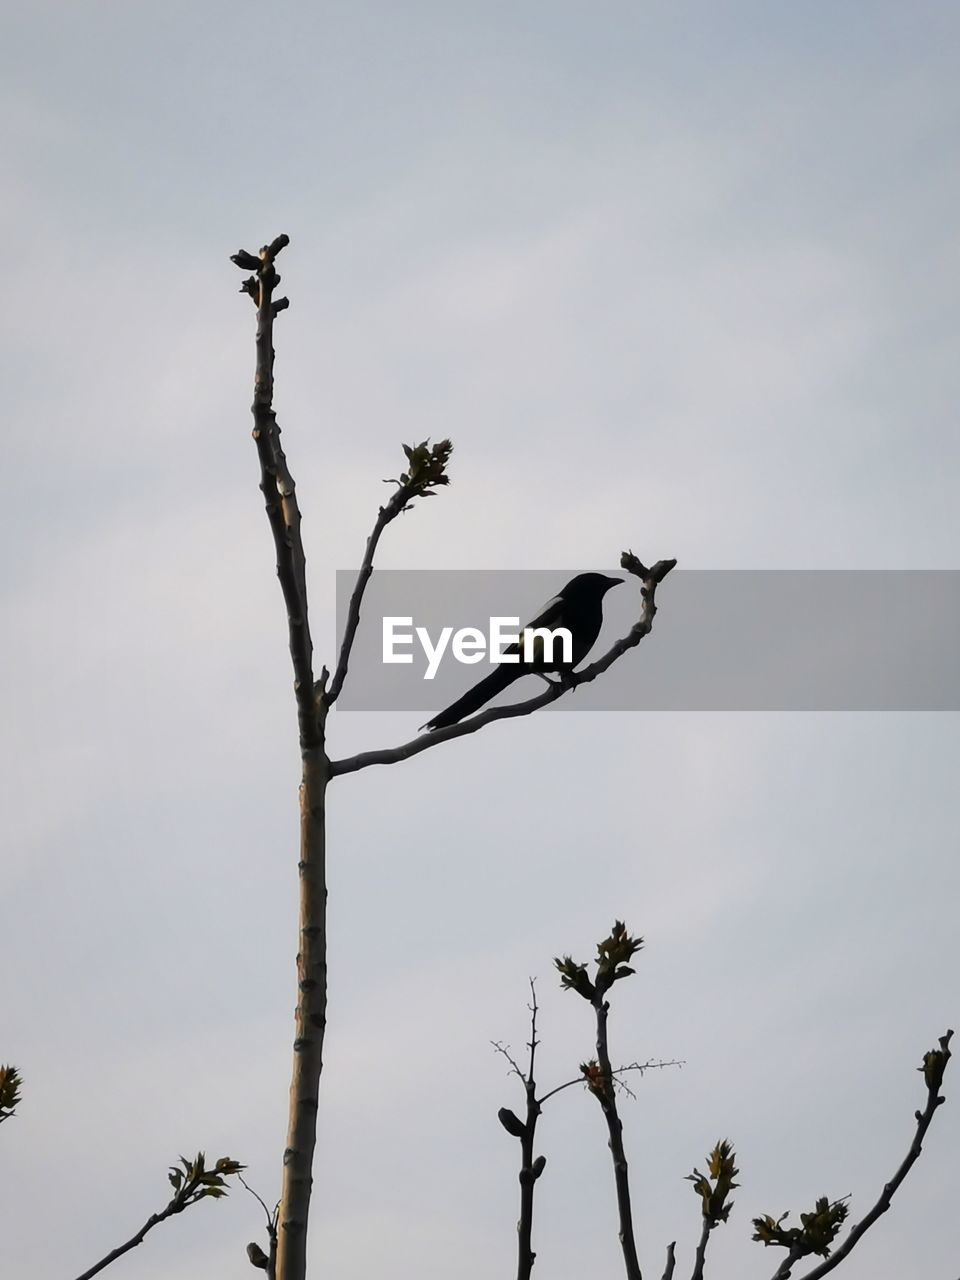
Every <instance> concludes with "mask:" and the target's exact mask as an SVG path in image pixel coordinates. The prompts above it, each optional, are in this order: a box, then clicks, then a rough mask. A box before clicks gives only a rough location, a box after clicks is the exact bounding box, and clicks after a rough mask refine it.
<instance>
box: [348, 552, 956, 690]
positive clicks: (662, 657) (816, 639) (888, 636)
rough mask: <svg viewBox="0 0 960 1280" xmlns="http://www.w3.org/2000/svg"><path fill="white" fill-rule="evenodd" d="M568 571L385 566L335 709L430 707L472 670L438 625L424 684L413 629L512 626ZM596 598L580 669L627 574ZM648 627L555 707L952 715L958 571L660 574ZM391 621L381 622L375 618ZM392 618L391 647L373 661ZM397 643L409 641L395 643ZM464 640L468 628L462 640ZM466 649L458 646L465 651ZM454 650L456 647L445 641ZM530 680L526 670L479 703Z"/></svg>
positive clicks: (532, 686)
mask: <svg viewBox="0 0 960 1280" xmlns="http://www.w3.org/2000/svg"><path fill="white" fill-rule="evenodd" d="M577 572H580V571H578V570H569V571H564V570H550V571H542V572H541V571H527V570H515V571H509V570H506V571H504V570H491V571H485V570H462V571H461V570H435V571H429V570H386V571H383V572H376V573H374V575H373V577H372V578H371V580H370V582H369V584H368V586H367V591H366V594H365V597H364V605H363V612H362V617H361V623H360V629H359V632H358V634H357V638H356V641H355V643H354V649H353V656H352V659H351V663H350V675H349V677H348V679H347V682H346V685H345V686H344V689H343V692H342V694H341V696H340V699H339V701H338V704H337V705H338V706H339V707H340V708H341V709H342V710H344V711H417V712H436V711H439V710H440V709H441V708H443V707H445V706H447V705H448V704H449V703H451V702H453V701H454V700H455V699H456V698H458V697H459V696H460V695H461V694H462V693H464V692H465V691H466V690H467V689H469V688H470V687H471V686H472V685H473V684H476V683H477V681H479V680H481V679H482V678H483V677H484V676H486V675H488V674H489V673H490V671H491V670H492V669H493V666H492V664H491V663H490V661H489V660H488V659H487V657H486V656H484V658H483V660H482V661H480V662H477V663H476V664H474V665H468V664H466V663H463V662H460V661H458V660H457V659H456V657H455V656H454V652H453V648H454V644H453V640H454V637H453V635H450V636H449V639H448V643H447V646H446V649H445V651H444V653H443V655H442V657H440V658H439V659H438V660H435V666H436V674H435V676H434V677H433V678H432V679H424V675H425V673H426V671H427V669H428V665H429V664H428V659H427V655H426V653H425V650H424V647H423V644H422V643H421V640H420V639H419V637H418V636H417V635H416V634H415V631H414V629H415V628H418V627H419V628H423V629H425V631H426V635H427V638H428V642H429V644H430V645H431V646H434V647H435V646H436V645H437V643H438V640H439V637H440V633H441V631H442V629H443V628H447V627H449V628H452V629H453V632H454V633H455V632H457V631H459V630H460V629H462V628H467V627H470V628H476V629H477V630H478V631H480V632H481V634H482V635H483V636H484V637H486V636H489V634H490V630H491V619H492V618H504V617H508V618H509V617H513V618H519V620H520V623H521V624H523V623H526V622H529V621H530V620H531V618H533V617H535V616H536V614H537V613H538V612H539V610H540V607H541V606H542V605H543V604H544V603H545V602H546V601H547V600H548V599H549V598H550V597H551V596H555V595H556V594H557V592H558V591H559V590H560V589H561V588H562V587H563V586H564V585H565V583H567V582H568V581H569V580H570V579H571V578H572V577H574V575H575V574H576V573H577ZM602 572H604V573H608V574H611V575H615V576H618V577H623V578H624V579H625V582H624V585H623V586H620V587H616V588H614V589H613V590H612V591H610V592H609V594H608V595H607V596H606V597H605V599H604V623H603V630H602V631H601V633H600V638H599V639H598V641H597V643H596V644H595V645H594V647H593V649H592V650H591V652H590V654H589V656H588V657H587V659H586V660H585V663H582V664H581V666H582V665H586V664H587V663H589V662H590V661H592V660H593V659H595V658H597V657H599V656H600V655H601V654H603V653H604V652H605V651H606V650H607V649H608V648H609V647H610V645H611V644H612V643H613V641H614V640H616V639H617V638H618V637H619V636H621V635H624V634H625V633H626V632H627V631H628V630H629V629H630V627H631V625H632V624H633V623H634V622H635V621H636V619H637V617H638V616H639V610H640V598H639V582H638V580H637V579H636V578H632V577H630V576H629V575H627V574H625V573H624V572H623V570H620V569H605V570H602ZM355 581H356V571H355V570H342V571H338V573H337V635H338V641H339V639H340V637H342V635H343V627H344V622H345V619H346V616H347V605H348V602H349V598H350V593H351V592H352V590H353V586H354V583H355ZM657 604H658V612H657V617H656V621H655V623H654V628H653V632H652V633H651V635H649V636H648V637H647V638H646V639H644V640H643V641H642V642H641V644H640V645H639V647H638V648H636V649H632V650H630V651H629V652H628V653H626V654H625V655H624V656H623V657H622V658H620V660H619V661H618V662H616V663H615V664H614V665H613V666H612V667H611V668H610V670H609V671H607V672H606V673H605V674H603V675H602V676H600V677H599V678H598V679H597V680H594V681H593V682H591V683H590V684H587V685H583V686H581V687H580V688H578V689H576V690H574V691H573V692H572V693H570V694H568V695H566V696H564V697H563V698H562V699H561V700H560V701H559V702H558V703H557V704H556V706H557V707H558V708H559V709H561V710H563V711H588V710H589V711H641V710H647V711H956V710H958V709H960V670H958V666H960V664H958V661H957V638H958V636H960V571H958V570H911V571H893V570H890V571H888V570H875V571H867V570H833V571H822V570H769V571H768V570H756V571H744V570H730V571H719V570H718V571H708V570H686V571H683V570H675V571H674V572H673V573H672V574H670V576H669V577H668V578H667V579H666V580H665V581H664V583H663V584H662V586H661V587H660V588H659V589H658V593H657ZM385 618H386V619H389V618H393V619H406V620H408V621H406V622H401V623H398V622H394V623H392V624H389V623H388V624H386V628H385V624H384V619H385ZM391 627H392V630H393V633H394V635H395V637H396V640H395V642H394V645H393V650H394V652H395V653H396V654H404V655H409V656H410V657H411V658H412V661H411V662H409V663H390V662H385V661H384V633H385V630H389V629H390V628H391ZM404 637H410V639H409V641H405V640H404ZM466 639H467V640H468V641H469V640H473V641H474V642H475V641H476V637H466ZM471 648H473V649H476V648H477V645H476V643H474V644H473V645H472V646H471V645H470V644H468V645H467V650H468V651H469V649H471ZM461 651H463V646H462V645H461ZM542 688H543V684H542V681H541V680H540V679H539V678H538V677H536V676H532V675H526V676H523V677H522V678H520V679H518V680H517V681H516V682H515V683H514V684H512V685H511V686H510V688H508V689H507V690H506V691H505V692H504V693H502V694H500V695H499V697H498V698H497V699H496V700H495V701H496V702H497V703H504V702H515V701H518V700H520V699H523V698H527V697H532V696H534V695H535V694H536V693H538V692H539V691H540V690H541V689H542Z"/></svg>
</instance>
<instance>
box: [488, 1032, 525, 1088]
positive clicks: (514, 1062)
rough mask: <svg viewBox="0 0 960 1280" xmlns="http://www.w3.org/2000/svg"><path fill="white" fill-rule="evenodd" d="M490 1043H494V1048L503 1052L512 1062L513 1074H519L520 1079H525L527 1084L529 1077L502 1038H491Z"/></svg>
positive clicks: (511, 1069)
mask: <svg viewBox="0 0 960 1280" xmlns="http://www.w3.org/2000/svg"><path fill="white" fill-rule="evenodd" d="M490 1043H491V1044H492V1045H493V1047H494V1049H496V1051H497V1053H500V1054H502V1055H503V1056H504V1057H505V1058H506V1060H507V1061H508V1062H509V1063H510V1071H511V1074H513V1075H517V1076H519V1077H520V1079H521V1080H522V1081H523V1083H524V1084H526V1083H527V1077H526V1075H525V1074H524V1073H523V1072H522V1071H521V1070H520V1067H519V1066H518V1065H517V1060H516V1058H514V1057H513V1055H512V1054H511V1053H510V1050H509V1048H508V1046H507V1045H505V1044H504V1043H503V1042H502V1041H501V1040H491V1041H490Z"/></svg>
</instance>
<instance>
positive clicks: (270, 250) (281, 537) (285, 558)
mask: <svg viewBox="0 0 960 1280" xmlns="http://www.w3.org/2000/svg"><path fill="white" fill-rule="evenodd" d="M289 243H290V238H289V236H286V235H281V236H277V238H276V239H275V240H274V241H273V242H272V243H271V244H268V245H264V246H263V248H262V249H261V250H260V253H259V255H257V256H254V255H253V254H250V253H247V252H246V251H245V250H243V249H241V250H240V252H239V253H235V254H234V255H233V256H232V258H231V261H232V262H233V263H235V264H236V265H237V266H238V267H240V268H242V269H243V270H249V269H250V268H251V263H255V264H256V266H255V268H254V269H255V272H256V274H255V275H252V276H250V277H249V278H248V279H246V280H245V281H244V282H243V285H242V286H241V292H243V293H248V294H250V296H251V297H252V298H253V300H254V301H255V302H256V304H257V337H256V349H257V364H256V374H255V377H254V385H253V404H252V406H251V411H252V413H253V424H254V425H253V438H254V441H255V442H256V446H257V455H258V457H259V459H260V490H261V492H262V493H263V499H264V505H265V507H266V512H267V519H268V521H269V523H270V531H271V533H272V534H273V542H274V547H275V549H276V554H277V577H278V578H279V579H280V589H281V590H282V592H283V600H284V604H285V605H286V609H287V630H288V633H289V643H290V657H291V659H292V661H293V674H294V693H295V695H296V699H297V718H298V721H299V726H300V745H301V746H302V747H314V746H317V745H318V744H319V743H320V741H321V727H320V724H319V720H318V714H317V713H318V707H317V702H316V698H315V695H314V687H313V684H314V682H313V641H312V640H311V637H310V624H309V620H308V617H307V580H306V556H305V554H304V550H303V540H302V538H301V534H300V522H301V516H300V508H299V505H298V504H297V494H296V484H295V483H294V479H293V476H292V475H291V474H290V469H289V467H288V466H287V459H286V456H285V454H284V452H283V449H282V447H281V445H280V428H279V426H278V425H277V415H276V414H275V412H274V409H273V362H274V355H275V353H274V349H273V321H274V318H275V316H276V314H277V312H278V311H282V310H284V308H285V307H286V306H287V305H289V304H288V302H287V299H285V298H280V299H278V300H277V301H276V302H274V300H273V291H274V289H275V288H276V286H277V285H278V284H279V282H280V277H279V275H278V274H277V270H276V268H275V266H274V259H275V258H276V256H277V254H278V253H280V251H281V250H282V249H284V248H285V247H286V246H287V245H288V244H289ZM281 304H282V305H281Z"/></svg>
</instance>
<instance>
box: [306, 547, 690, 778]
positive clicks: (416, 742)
mask: <svg viewBox="0 0 960 1280" xmlns="http://www.w3.org/2000/svg"><path fill="white" fill-rule="evenodd" d="M630 554H631V553H624V556H623V558H622V560H621V563H622V564H623V566H624V568H627V569H628V570H629V572H631V573H633V574H634V575H635V576H636V577H639V578H641V581H642V586H641V589H640V594H641V597H642V600H643V606H642V608H641V611H640V617H639V619H638V620H637V621H636V622H635V623H634V625H633V626H632V627H631V628H630V630H629V631H628V633H627V634H626V635H625V636H622V637H621V638H620V639H619V640H617V641H616V642H615V643H614V644H613V645H611V647H610V648H609V649H608V650H607V652H606V653H605V654H604V655H603V657H601V658H598V659H597V661H596V662H592V663H591V664H590V665H589V666H588V667H584V669H583V670H582V671H574V672H570V673H569V674H567V675H565V677H564V678H563V679H562V680H558V681H556V682H553V683H551V684H549V685H548V687H547V688H546V689H545V690H544V691H543V693H541V694H538V695H537V697H535V698H528V699H527V701H526V702H515V703H512V704H510V705H509V706H506V707H491V708H489V709H488V710H486V711H483V712H481V713H480V714H479V715H476V716H471V717H469V719H467V720H461V721H460V722H459V723H458V724H451V725H448V726H447V727H446V728H445V729H437V730H435V731H434V732H432V733H426V734H421V735H420V736H419V737H417V738H413V739H411V741H409V742H405V743H403V744H402V745H401V746H399V747H386V748H383V749H382V750H380V751H361V752H360V753H359V754H358V755H355V756H348V757H347V758H345V759H343V760H332V761H331V762H330V777H331V778H336V777H339V776H340V775H341V774H344V773H357V772H358V771H359V770H360V769H367V768H369V767H370V766H371V765H374V764H397V763H399V762H400V761H401V760H409V759H410V757H411V756H416V755H419V754H420V752H421V751H427V750H429V749H430V747H438V746H440V744H441V743H444V742H450V741H451V740H452V739H454V738H464V737H466V736H467V734H470V733H476V732H477V731H478V730H480V729H483V728H485V727H486V726H487V725H488V724H493V723H494V722H495V721H497V720H509V719H513V718H514V717H516V716H528V715H531V714H532V713H533V712H534V711H539V710H540V709H541V708H542V707H548V706H549V705H550V704H551V703H552V702H556V701H557V699H558V698H562V697H563V695H564V694H565V693H568V692H569V691H570V690H571V689H576V688H577V687H578V686H579V685H581V684H589V683H590V681H591V680H596V678H597V676H600V675H602V674H603V673H604V672H605V671H606V670H608V668H610V667H612V666H613V664H614V663H615V662H616V661H617V659H618V658H621V657H622V656H623V655H624V654H625V653H626V652H627V651H628V650H629V649H632V648H634V647H635V646H636V645H638V644H639V643H640V641H641V640H642V639H643V638H644V636H647V635H649V634H650V632H651V630H652V629H653V619H654V616H655V615H656V612H657V606H656V591H657V586H658V584H659V583H660V582H662V581H663V579H664V578H665V577H666V576H667V574H668V573H669V572H670V570H671V569H672V568H673V567H674V565H675V564H676V563H677V562H676V560H659V561H658V562H657V563H656V564H655V565H654V566H653V567H652V568H651V569H647V568H646V567H645V566H644V565H641V564H640V562H639V561H636V564H637V565H638V566H639V569H641V570H642V573H640V572H638V571H637V569H635V568H633V565H632V562H631V563H630V564H628V563H626V561H627V557H628V556H629V555H630ZM633 559H634V561H635V557H634V558H633Z"/></svg>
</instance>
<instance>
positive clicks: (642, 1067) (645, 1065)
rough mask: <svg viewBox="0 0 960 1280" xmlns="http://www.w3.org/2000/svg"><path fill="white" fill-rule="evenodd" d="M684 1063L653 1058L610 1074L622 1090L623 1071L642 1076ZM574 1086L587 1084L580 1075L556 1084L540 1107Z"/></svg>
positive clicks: (633, 1063)
mask: <svg viewBox="0 0 960 1280" xmlns="http://www.w3.org/2000/svg"><path fill="white" fill-rule="evenodd" d="M684 1061H685V1059H683V1058H671V1059H670V1061H669V1062H664V1061H663V1059H662V1058H658V1059H657V1060H656V1062H654V1060H653V1058H650V1059H648V1061H646V1062H631V1063H629V1064H628V1065H627V1066H625V1067H615V1068H614V1069H613V1070H612V1071H611V1073H610V1074H611V1076H612V1077H613V1080H614V1082H615V1083H616V1084H618V1085H619V1086H620V1087H621V1089H622V1088H624V1087H625V1086H624V1083H623V1081H622V1080H621V1079H620V1074H621V1072H623V1071H639V1072H640V1074H641V1075H643V1073H644V1072H645V1071H654V1070H658V1071H659V1070H662V1069H663V1068H664V1067H682V1066H683V1064H684ZM575 1084H582V1085H584V1086H586V1084H587V1082H586V1080H585V1079H584V1078H583V1076H582V1075H579V1076H576V1077H575V1078H574V1079H573V1080H566V1081H564V1083H563V1084H558V1085H557V1087H556V1088H555V1089H551V1090H550V1092H549V1093H545V1094H544V1095H543V1097H542V1098H540V1099H539V1102H540V1105H541V1106H543V1104H544V1103H545V1102H546V1101H547V1099H548V1098H552V1097H553V1095H554V1094H555V1093H561V1092H562V1091H563V1090H564V1089H569V1088H571V1087H572V1086H573V1085H575ZM627 1093H629V1094H630V1096H631V1097H632V1098H635V1097H636V1094H635V1093H634V1092H633V1090H632V1089H627Z"/></svg>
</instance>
